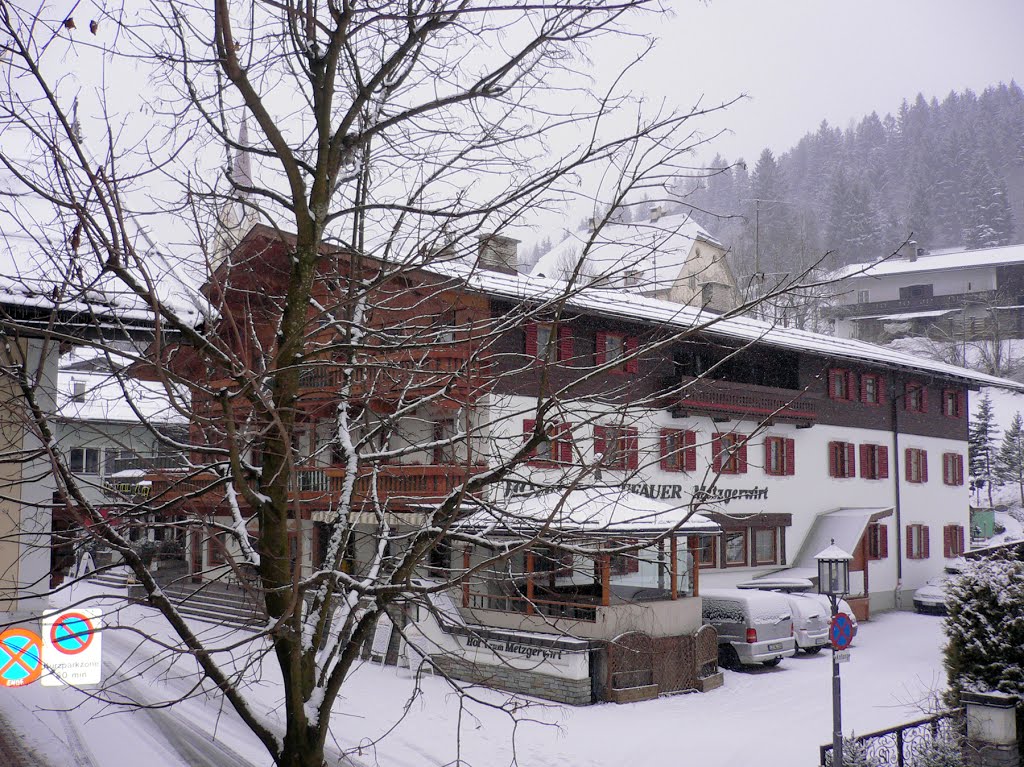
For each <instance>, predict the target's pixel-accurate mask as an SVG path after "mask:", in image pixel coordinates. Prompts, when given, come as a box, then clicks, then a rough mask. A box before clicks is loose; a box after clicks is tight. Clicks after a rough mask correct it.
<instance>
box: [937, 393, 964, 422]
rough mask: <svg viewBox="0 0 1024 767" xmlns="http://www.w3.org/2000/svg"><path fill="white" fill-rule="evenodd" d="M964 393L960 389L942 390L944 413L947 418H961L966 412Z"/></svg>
mask: <svg viewBox="0 0 1024 767" xmlns="http://www.w3.org/2000/svg"><path fill="white" fill-rule="evenodd" d="M963 403H964V393H963V391H962V390H960V389H943V390H942V414H943V415H944V416H946V417H947V418H961V417H962V416H963V414H964V410H963V407H964V404H963Z"/></svg>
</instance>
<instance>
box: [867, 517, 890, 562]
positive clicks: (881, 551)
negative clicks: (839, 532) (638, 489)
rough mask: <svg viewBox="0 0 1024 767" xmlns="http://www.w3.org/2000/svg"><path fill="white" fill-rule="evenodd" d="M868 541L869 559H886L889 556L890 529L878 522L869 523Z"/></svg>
mask: <svg viewBox="0 0 1024 767" xmlns="http://www.w3.org/2000/svg"><path fill="white" fill-rule="evenodd" d="M865 534H866V535H867V543H868V559H872V560H875V559H885V558H886V557H888V556H889V530H888V528H887V527H886V526H885V525H883V524H880V523H878V522H872V523H871V524H870V525H868V529H867V531H866V533H865Z"/></svg>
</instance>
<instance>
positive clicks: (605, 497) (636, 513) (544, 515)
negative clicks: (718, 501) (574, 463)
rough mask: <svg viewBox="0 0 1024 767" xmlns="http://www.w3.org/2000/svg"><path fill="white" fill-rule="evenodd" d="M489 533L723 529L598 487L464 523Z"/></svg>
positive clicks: (509, 505) (679, 509)
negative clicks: (543, 530)
mask: <svg viewBox="0 0 1024 767" xmlns="http://www.w3.org/2000/svg"><path fill="white" fill-rule="evenodd" d="M462 524H463V526H464V527H467V528H471V529H474V530H477V531H480V532H481V533H483V534H485V535H501V534H502V533H507V534H510V535H516V536H521V535H523V533H529V532H533V531H540V530H542V529H545V530H549V531H552V532H577V533H579V532H582V533H587V534H602V533H608V534H621V533H639V534H647V535H658V534H661V533H665V532H668V531H670V530H674V531H675V532H676V533H680V534H684V535H685V534H689V535H692V534H697V533H700V534H704V535H708V534H717V533H719V532H721V528H720V527H719V525H718V524H717V523H715V522H712V521H711V520H710V519H708V518H707V517H705V516H702V515H701V514H695V513H692V511H691V509H690V506H689V505H688V504H684V505H672V504H669V503H665V502H664V501H660V500H656V499H654V498H648V497H647V496H644V495H638V494H637V493H631V492H628V491H626V490H622V489H621V488H619V487H607V486H595V487H585V488H578V489H576V490H570V491H567V492H566V491H559V490H552V491H550V492H540V493H532V494H530V495H522V496H512V497H511V498H508V499H505V500H504V501H502V502H500V503H498V504H495V505H491V506H488V507H483V508H480V509H479V510H478V511H476V512H474V513H473V514H471V515H470V516H469V517H468V518H467V519H466V520H465V521H464V522H463V523H462Z"/></svg>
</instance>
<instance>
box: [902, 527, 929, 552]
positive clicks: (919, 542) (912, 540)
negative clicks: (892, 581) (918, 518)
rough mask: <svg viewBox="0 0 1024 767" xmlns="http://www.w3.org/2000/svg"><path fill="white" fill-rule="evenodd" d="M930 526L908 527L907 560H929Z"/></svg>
mask: <svg viewBox="0 0 1024 767" xmlns="http://www.w3.org/2000/svg"><path fill="white" fill-rule="evenodd" d="M928 539H929V534H928V526H927V525H920V524H913V525H907V559H928V558H929V556H930V554H931V552H930V544H929V540H928Z"/></svg>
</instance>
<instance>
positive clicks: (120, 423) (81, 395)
mask: <svg viewBox="0 0 1024 767" xmlns="http://www.w3.org/2000/svg"><path fill="white" fill-rule="evenodd" d="M129 362H130V360H127V359H124V358H121V357H118V356H117V355H108V354H105V353H103V352H101V351H99V350H96V349H91V348H86V347H75V348H73V349H72V350H71V351H69V352H67V353H65V354H63V355H61V358H60V364H59V370H58V382H57V391H56V402H55V411H54V418H53V424H54V427H55V431H56V438H57V446H58V447H59V449H60V451H61V453H62V454H63V456H64V459H65V460H66V461H67V466H68V468H69V469H70V471H71V472H72V473H73V474H74V475H75V478H76V480H77V481H78V485H79V487H80V488H81V489H82V491H83V495H84V496H85V498H86V500H87V501H88V502H89V503H91V504H92V505H93V506H95V507H98V508H101V509H104V511H107V510H108V509H109V508H111V507H113V506H114V505H115V504H119V503H124V502H129V503H138V502H140V501H142V500H144V499H145V498H146V497H147V496H148V494H149V486H148V483H147V482H146V481H145V480H144V479H143V477H144V475H145V473H146V472H147V471H152V470H154V469H158V468H171V467H177V466H182V465H184V462H185V457H184V454H183V453H182V452H181V451H180V450H175V449H174V447H173V446H172V445H168V444H166V443H165V442H161V439H160V436H161V435H163V436H165V437H169V438H171V439H174V440H177V441H186V440H187V439H188V416H187V400H181V399H179V400H178V401H177V402H176V403H175V402H172V401H171V399H170V398H169V397H168V396H167V392H166V390H165V388H164V386H163V385H162V384H160V383H156V382H151V381H140V380H138V379H136V378H133V377H131V376H129V375H127V372H126V371H127V369H128V363H129ZM137 521H138V522H139V524H137V525H134V526H132V527H131V528H130V529H129V537H131V538H132V539H133V540H134V539H138V538H140V537H143V536H145V537H148V538H150V539H155V540H160V539H162V537H163V536H162V532H163V531H162V528H160V527H151V526H148V525H147V524H145V523H146V522H151V521H152V520H144V519H138V520H137ZM76 524H77V522H76V521H75V515H74V513H73V510H71V509H58V510H57V512H55V514H54V530H55V531H60V530H62V529H65V528H67V527H74V526H75V525H76Z"/></svg>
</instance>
